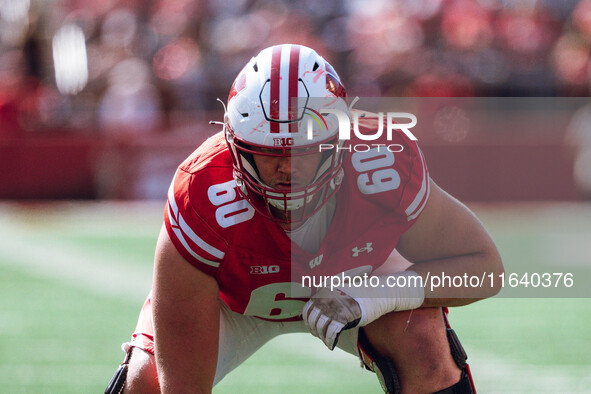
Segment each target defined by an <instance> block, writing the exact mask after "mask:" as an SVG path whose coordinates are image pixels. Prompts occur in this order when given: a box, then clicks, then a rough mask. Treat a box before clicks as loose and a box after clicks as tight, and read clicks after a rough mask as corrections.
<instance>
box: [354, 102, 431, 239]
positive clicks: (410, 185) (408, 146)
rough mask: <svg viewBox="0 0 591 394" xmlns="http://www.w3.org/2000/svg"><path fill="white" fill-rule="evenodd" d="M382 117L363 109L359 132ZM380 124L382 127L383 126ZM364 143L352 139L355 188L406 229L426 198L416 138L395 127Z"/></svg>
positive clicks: (422, 160)
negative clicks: (369, 142) (365, 112)
mask: <svg viewBox="0 0 591 394" xmlns="http://www.w3.org/2000/svg"><path fill="white" fill-rule="evenodd" d="M380 121H385V120H380V118H379V117H378V116H377V115H375V114H371V113H367V116H366V117H365V119H364V120H363V121H362V122H361V126H360V130H361V132H362V134H369V135H371V134H373V133H375V130H376V129H377V128H378V126H377V125H378V122H380ZM386 128H387V125H386V124H383V127H382V129H383V130H386ZM371 142H372V143H371V144H368V143H367V142H366V141H363V140H360V139H352V141H351V144H352V147H351V150H350V151H351V164H352V167H353V168H352V172H353V174H355V175H354V176H356V177H357V187H358V189H359V191H360V192H361V193H362V194H364V195H365V196H366V198H368V199H369V200H371V201H373V202H374V203H376V204H379V205H381V206H382V207H384V208H386V209H387V210H388V211H389V212H390V213H391V214H392V215H393V217H394V218H396V220H397V221H399V222H400V225H401V228H402V229H403V231H406V229H408V228H409V227H410V226H411V225H412V224H413V223H414V221H415V220H416V219H417V218H418V217H419V215H420V214H421V213H422V212H423V209H424V208H425V205H426V204H427V200H428V199H429V193H430V190H429V186H430V184H429V171H428V169H427V163H426V161H425V157H424V155H423V152H422V151H421V149H420V148H419V145H418V143H417V141H416V140H413V139H411V138H410V137H409V136H407V135H406V134H404V133H402V132H400V131H395V132H393V133H392V134H391V135H388V134H387V133H386V132H384V133H382V135H381V136H380V138H379V139H377V140H375V141H371Z"/></svg>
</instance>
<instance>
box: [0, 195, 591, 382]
mask: <svg viewBox="0 0 591 394" xmlns="http://www.w3.org/2000/svg"><path fill="white" fill-rule="evenodd" d="M162 207H163V205H162V203H140V204H130V203H127V204H125V203H124V204H101V203H96V204H51V205H47V204H37V205H31V204H27V205H16V204H0V392H3V393H4V392H6V393H19V392H23V393H91V392H92V393H98V392H102V390H104V387H105V385H106V383H107V382H108V380H109V379H110V377H111V375H112V373H113V372H114V370H115V368H116V366H117V363H119V362H120V361H121V359H122V356H123V353H122V352H121V350H120V348H119V346H120V343H121V342H123V341H125V340H127V339H128V337H129V335H130V333H131V331H132V330H133V328H134V326H135V321H136V318H137V313H138V311H139V308H140V306H141V304H142V302H143V299H144V297H145V296H146V294H147V292H148V290H149V288H150V280H151V270H152V254H153V250H154V244H155V240H156V236H157V234H158V231H159V228H160V223H161V214H162ZM474 208H475V210H476V211H477V213H478V214H479V216H480V217H481V219H482V220H483V222H484V223H485V225H486V226H487V228H488V229H489V231H490V232H491V234H492V235H493V238H494V239H495V240H496V242H497V244H498V246H499V249H500V250H501V253H502V255H503V258H504V261H505V265H506V270H507V272H508V273H510V272H525V271H530V272H534V271H533V270H536V271H537V272H548V271H554V272H557V270H560V271H561V272H574V273H575V276H574V280H575V283H576V285H577V286H579V287H578V289H579V293H578V294H579V295H583V296H584V295H586V296H587V298H584V297H580V298H531V297H529V298H523V297H522V295H523V296H525V297H527V296H528V295H529V294H534V293H528V292H527V291H524V293H523V294H521V295H520V297H519V298H505V297H498V298H495V299H492V300H486V301H482V302H479V303H476V304H473V305H470V306H467V307H462V308H456V309H452V312H451V316H450V318H451V321H452V325H453V326H454V328H455V329H456V331H457V332H458V335H459V336H460V339H462V341H463V343H464V345H465V347H466V348H467V351H468V354H469V361H470V363H471V366H472V370H473V373H474V375H475V379H476V383H477V388H478V389H479V392H481V393H506V392H513V393H524V392H532V393H533V392H536V393H539V392H548V393H575V392H579V393H582V392H589V393H591V303H590V302H589V292H591V290H590V289H591V281H590V280H589V278H590V271H591V264H590V263H591V206H583V205H527V206H526V205H511V206H502V207H499V206H495V207H490V206H476V207H474ZM558 295H560V294H558ZM374 379H375V377H374V376H373V375H372V374H370V373H368V372H365V371H363V370H362V369H361V368H360V367H359V362H358V361H357V360H356V359H355V358H354V357H352V356H350V355H347V354H344V353H342V352H339V351H335V352H329V351H328V350H326V348H325V347H324V345H323V344H322V343H321V342H320V341H319V340H318V339H316V338H313V337H311V336H309V335H304V334H291V335H289V336H285V337H282V338H277V339H275V340H273V341H272V342H270V343H269V344H268V345H266V346H265V347H264V348H263V349H262V350H261V351H260V352H259V353H257V354H255V355H254V356H253V357H252V358H251V359H250V360H248V361H247V362H246V363H245V364H244V365H242V366H241V367H240V368H238V369H237V370H236V371H234V372H232V373H231V374H230V375H229V376H228V377H227V378H226V379H225V380H224V381H222V382H221V383H220V384H219V385H218V386H217V387H216V388H215V389H214V392H215V393H380V392H381V390H380V388H379V385H378V384H377V381H376V380H374Z"/></svg>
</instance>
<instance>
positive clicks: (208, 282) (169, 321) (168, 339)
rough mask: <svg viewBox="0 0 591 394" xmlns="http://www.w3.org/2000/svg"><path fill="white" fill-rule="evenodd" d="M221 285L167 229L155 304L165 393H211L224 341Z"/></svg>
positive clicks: (159, 366) (158, 256) (158, 255)
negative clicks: (190, 260) (194, 262)
mask: <svg viewBox="0 0 591 394" xmlns="http://www.w3.org/2000/svg"><path fill="white" fill-rule="evenodd" d="M219 303H220V300H219V289H218V286H217V282H216V281H215V279H214V278H213V277H211V276H208V275H206V274H205V273H203V272H201V271H199V270H198V269H195V267H193V266H191V265H190V264H189V263H187V262H186V261H185V260H184V259H183V258H182V256H180V254H179V253H178V252H177V251H176V249H175V248H174V246H173V245H172V243H171V242H170V240H169V238H168V236H167V234H166V232H165V230H164V229H163V231H162V232H161V238H160V240H159V243H158V246H157V248H156V257H155V269H154V286H153V297H152V306H153V312H154V347H155V356H156V366H157V369H158V378H159V383H160V387H161V390H162V392H163V393H185V392H187V393H189V392H190V393H195V392H197V393H209V392H211V389H212V386H213V381H214V377H215V371H216V364H217V354H218V342H219V320H220V306H219Z"/></svg>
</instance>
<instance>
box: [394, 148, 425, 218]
mask: <svg viewBox="0 0 591 394" xmlns="http://www.w3.org/2000/svg"><path fill="white" fill-rule="evenodd" d="M407 149H408V152H407V154H408V155H407V157H405V161H407V163H408V164H407V166H406V168H403V169H401V172H402V173H403V174H404V176H403V178H406V184H404V185H403V188H402V195H401V197H400V207H399V210H400V212H401V214H404V215H405V216H406V219H407V221H409V222H414V220H416V219H417V218H418V217H419V215H420V214H421V212H423V209H424V208H425V205H426V204H427V200H428V199H429V193H430V184H429V171H428V170H427V163H426V161H425V156H424V155H423V152H422V151H421V149H420V148H419V146H418V144H417V143H416V142H415V141H412V142H409V144H408V145H407Z"/></svg>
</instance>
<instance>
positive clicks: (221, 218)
mask: <svg viewBox="0 0 591 394" xmlns="http://www.w3.org/2000/svg"><path fill="white" fill-rule="evenodd" d="M207 196H208V197H209V201H211V203H212V204H213V205H215V206H216V207H218V208H217V209H216V211H215V218H216V220H217V221H218V224H219V225H220V226H221V227H223V228H226V227H230V226H233V225H235V224H238V223H242V222H245V221H247V220H249V219H251V218H252V217H253V216H254V208H253V207H252V206H251V205H250V204H249V203H248V202H247V201H246V200H245V199H240V200H236V196H237V193H236V182H234V180H231V181H228V182H225V183H220V184H217V185H212V186H210V187H209V189H207Z"/></svg>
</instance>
